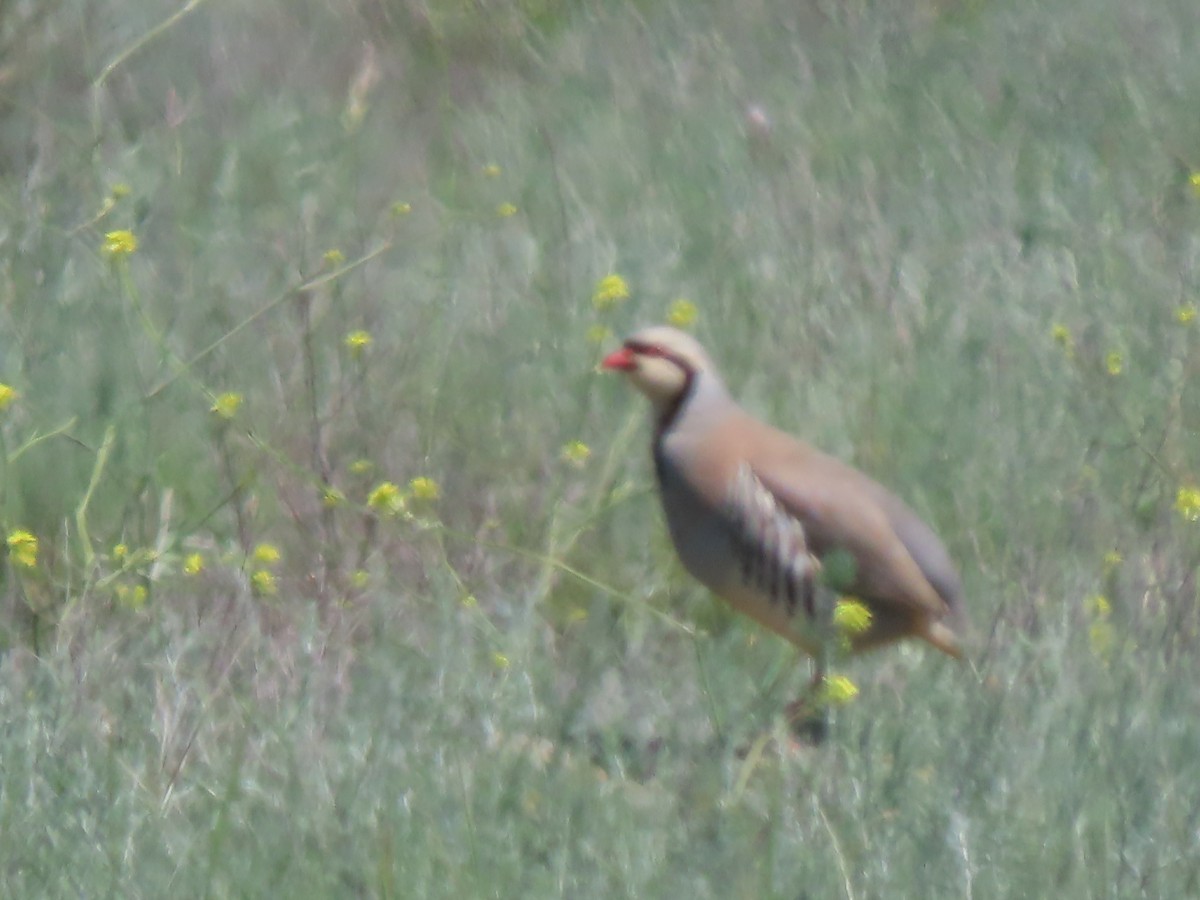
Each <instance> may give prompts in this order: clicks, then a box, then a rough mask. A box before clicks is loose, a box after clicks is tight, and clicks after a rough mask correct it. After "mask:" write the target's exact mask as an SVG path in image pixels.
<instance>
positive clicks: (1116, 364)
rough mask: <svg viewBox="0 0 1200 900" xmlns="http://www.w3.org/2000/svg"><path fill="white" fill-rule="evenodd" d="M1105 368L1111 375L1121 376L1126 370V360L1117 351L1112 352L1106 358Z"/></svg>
mask: <svg viewBox="0 0 1200 900" xmlns="http://www.w3.org/2000/svg"><path fill="white" fill-rule="evenodd" d="M1104 368H1106V369H1108V374H1109V375H1120V374H1121V371H1122V370H1123V369H1124V368H1125V360H1123V359H1122V358H1121V354H1120V353H1118V352H1117V351H1116V350H1110V351H1109V353H1108V356H1106V357H1104Z"/></svg>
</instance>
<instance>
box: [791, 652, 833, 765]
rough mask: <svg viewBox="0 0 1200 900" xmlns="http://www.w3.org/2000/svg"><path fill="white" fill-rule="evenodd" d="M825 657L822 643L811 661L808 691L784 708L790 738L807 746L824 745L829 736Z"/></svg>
mask: <svg viewBox="0 0 1200 900" xmlns="http://www.w3.org/2000/svg"><path fill="white" fill-rule="evenodd" d="M826 656H827V654H826V651H825V647H824V643H823V642H822V647H821V651H820V652H819V653H818V654H817V656H816V658H814V660H813V675H812V680H811V681H809V683H808V689H807V690H806V691H805V692H804V693H803V694H801V695H800V696H799V697H797V698H796V699H795V700H793V701H792V702H791V703H789V704H788V705H787V707H786V708H785V714H786V716H787V724H788V728H789V730H790V731H791V732H792V736H793V737H795V738H796V739H797V740H800V741H805V742H806V743H809V744H821V743H824V741H825V738H827V737H828V736H829V704H828V703H826V702H825V660H826Z"/></svg>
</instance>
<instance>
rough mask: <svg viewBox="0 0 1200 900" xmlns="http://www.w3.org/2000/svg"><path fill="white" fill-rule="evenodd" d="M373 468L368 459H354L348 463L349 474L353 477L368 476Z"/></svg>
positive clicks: (373, 465) (373, 464)
mask: <svg viewBox="0 0 1200 900" xmlns="http://www.w3.org/2000/svg"><path fill="white" fill-rule="evenodd" d="M374 468H375V463H373V462H371V461H370V460H369V459H356V460H355V461H354V462H352V463H350V473H351V474H353V475H368V474H370V473H371V471H372V470H374Z"/></svg>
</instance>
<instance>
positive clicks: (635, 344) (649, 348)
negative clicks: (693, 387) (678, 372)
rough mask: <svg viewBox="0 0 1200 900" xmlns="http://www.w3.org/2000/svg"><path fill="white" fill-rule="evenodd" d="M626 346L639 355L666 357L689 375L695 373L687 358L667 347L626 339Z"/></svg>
mask: <svg viewBox="0 0 1200 900" xmlns="http://www.w3.org/2000/svg"><path fill="white" fill-rule="evenodd" d="M625 346H626V347H627V348H628V349H630V350H632V351H633V352H634V353H636V354H638V355H639V356H650V357H655V358H657V359H665V360H666V361H667V362H669V363H674V364H675V365H677V366H679V368H681V369H682V370H683V371H684V373H686V374H687V375H688V376H689V377H690V376H691V375H693V374H694V373H695V370H694V368H693V367H692V366H691V365H690V364H688V363H687V362H686V361H685V360H683V359H681V358H680V357H678V356H676V355H675V354H674V353H672V352H671V351H670V350H667V349H666V348H665V347H661V346H659V345H658V344H643V343H641V342H640V341H626V342H625Z"/></svg>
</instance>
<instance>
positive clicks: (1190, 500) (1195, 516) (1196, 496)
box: [1175, 487, 1200, 522]
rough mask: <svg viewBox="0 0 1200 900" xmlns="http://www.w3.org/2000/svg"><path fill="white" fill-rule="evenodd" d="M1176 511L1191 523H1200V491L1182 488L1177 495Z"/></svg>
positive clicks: (1192, 488)
mask: <svg viewBox="0 0 1200 900" xmlns="http://www.w3.org/2000/svg"><path fill="white" fill-rule="evenodd" d="M1175 511H1176V512H1177V513H1179V515H1181V516H1182V517H1183V518H1185V519H1186V520H1187V521H1189V522H1196V521H1200V489H1197V488H1194V487H1181V488H1180V489H1179V490H1178V491H1177V492H1176V494H1175Z"/></svg>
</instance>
